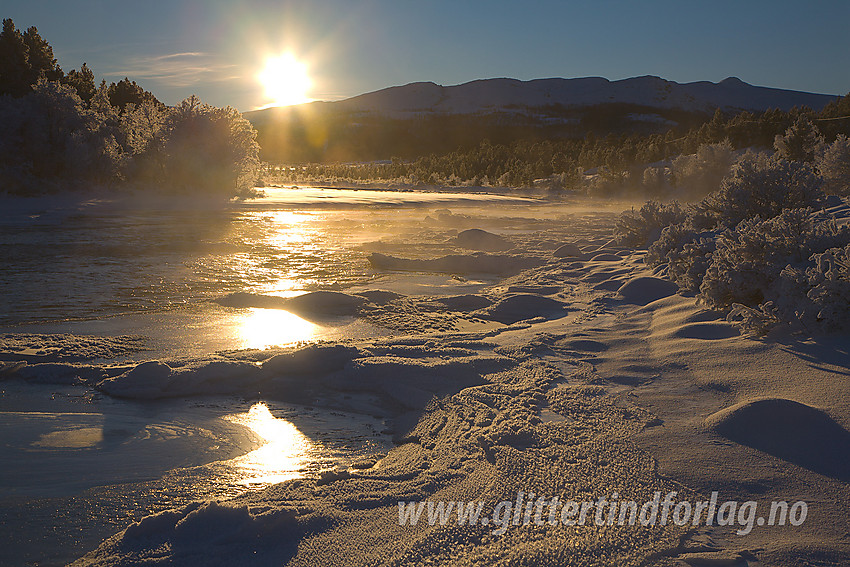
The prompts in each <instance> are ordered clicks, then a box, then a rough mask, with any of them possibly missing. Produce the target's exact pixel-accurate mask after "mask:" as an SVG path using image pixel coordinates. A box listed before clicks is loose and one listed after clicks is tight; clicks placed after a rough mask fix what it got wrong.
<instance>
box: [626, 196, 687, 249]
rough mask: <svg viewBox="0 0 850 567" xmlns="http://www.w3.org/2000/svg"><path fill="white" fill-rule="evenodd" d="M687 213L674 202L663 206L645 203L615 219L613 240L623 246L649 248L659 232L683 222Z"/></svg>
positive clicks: (655, 203)
mask: <svg viewBox="0 0 850 567" xmlns="http://www.w3.org/2000/svg"><path fill="white" fill-rule="evenodd" d="M686 217H687V213H686V212H685V211H684V210H683V209H682V207H681V206H680V205H679V203H677V202H676V201H673V202H672V203H670V204H668V205H664V204H662V203H659V202H657V201H647V202H646V203H645V204H644V205H643V207H641V208H640V210H639V211H635V210H634V208H632V209H631V210H629V211H625V212H623V213H622V214H621V215H620V218H619V219H617V224H616V226H615V228H614V238H616V239H617V242H618V243H619V244H621V245H623V246H649V245H650V244H652V243H653V242H655V241H656V240H657V239H658V237H659V236H661V230H662V229H663V228H664V227H666V226H670V225H672V224H678V223H680V222H683V221H684V220H685V218H686Z"/></svg>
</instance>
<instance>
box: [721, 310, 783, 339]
mask: <svg viewBox="0 0 850 567" xmlns="http://www.w3.org/2000/svg"><path fill="white" fill-rule="evenodd" d="M726 320H727V321H729V322H730V323H736V324H737V325H738V326H739V327H741V329H742V330H743V331H744V333H745V334H748V335H755V336H759V337H760V336H763V335H766V334H767V333H769V332H770V331H771V330H772V329H774V328H775V327H776V326H778V325H780V324H781V323H783V318H782V315H781V314H780V313H779V309H777V308H776V307H775V306H774V305H773V302H772V301H766V302H764V303H762V304H760V305H758V306H757V307H749V306H747V305H742V304H740V303H733V304H732V309H731V310H730V311H729V314H728V315H727V316H726Z"/></svg>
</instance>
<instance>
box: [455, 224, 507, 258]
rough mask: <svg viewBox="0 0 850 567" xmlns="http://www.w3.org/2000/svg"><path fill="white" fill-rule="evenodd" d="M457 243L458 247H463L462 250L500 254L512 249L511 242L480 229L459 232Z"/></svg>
mask: <svg viewBox="0 0 850 567" xmlns="http://www.w3.org/2000/svg"><path fill="white" fill-rule="evenodd" d="M457 243H458V246H461V247H462V248H469V249H470V250H485V251H488V252H498V251H500V250H508V249H510V248H511V243H510V241H508V240H506V239H505V238H503V237H501V236H499V235H498V234H493V233H492V232H487V231H486V230H481V229H480V228H470V229H467V230H463V231H461V232H459V233H458V235H457Z"/></svg>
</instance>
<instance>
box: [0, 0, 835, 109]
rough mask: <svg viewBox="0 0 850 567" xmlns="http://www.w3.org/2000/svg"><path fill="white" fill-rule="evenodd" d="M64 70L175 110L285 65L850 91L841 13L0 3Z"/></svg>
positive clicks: (680, 2) (498, 4)
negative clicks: (274, 60)
mask: <svg viewBox="0 0 850 567" xmlns="http://www.w3.org/2000/svg"><path fill="white" fill-rule="evenodd" d="M0 16H2V17H4V18H7V17H11V18H12V19H13V20H14V21H15V24H16V25H17V26H18V27H19V28H27V27H29V26H33V25H34V26H36V27H37V28H38V30H39V32H40V33H41V35H42V36H43V37H44V38H45V39H46V40H47V41H48V42H50V44H51V45H52V46H53V48H54V53H55V55H56V56H57V58H58V59H59V63H60V64H61V65H62V68H63V69H65V70H66V71H68V70H70V69H72V68H77V67H79V66H80V65H81V64H82V63H83V62H84V61H85V62H87V63H88V65H89V67H91V68H92V69H93V70H94V72H95V75H96V76H97V78H98V80H99V79H100V78H101V77H103V78H106V79H107V80H109V81H113V80H118V79H120V78H123V77H124V76H129V77H130V78H131V79H135V80H136V81H137V82H138V83H140V84H141V85H142V86H144V87H145V88H147V89H149V90H152V91H153V92H154V94H156V95H157V96H158V97H159V98H160V99H161V100H163V101H164V102H167V103H169V104H174V103H176V102H179V101H180V100H181V99H183V98H185V97H186V96H188V95H190V94H193V93H194V94H197V95H199V96H200V97H201V98H202V99H203V100H204V101H205V102H209V103H211V104H215V105H219V106H223V105H227V104H230V105H233V106H235V107H237V108H238V109H240V110H243V111H244V110H251V109H253V108H256V107H259V106H261V105H263V104H266V103H268V102H269V101H268V100H267V99H265V98H264V93H263V88H262V87H261V85H260V84H259V82H258V80H257V74H258V73H259V71H260V70H261V69H262V68H263V66H264V62H265V60H266V58H267V57H269V56H271V55H277V54H279V53H281V52H292V53H293V54H294V55H295V56H296V57H297V58H299V59H301V60H303V61H304V62H305V63H306V64H307V65H308V67H309V74H310V76H311V78H312V80H313V88H312V90H311V91H310V93H309V95H310V96H311V97H312V98H315V99H322V100H334V99H339V98H344V97H348V96H354V95H357V94H361V93H364V92H369V91H373V90H377V89H381V88H384V87H388V86H392V85H401V84H406V83H410V82H414V81H433V82H436V83H439V84H443V85H452V84H458V83H463V82H466V81H470V80H474V79H480V78H490V77H513V78H517V79H535V78H545V77H568V78H569V77H587V76H601V77H606V78H608V79H611V80H616V79H623V78H627V77H633V76H639V75H658V76H661V77H663V78H665V79H669V80H673V81H677V82H690V81H698V80H709V81H714V82H717V81H720V80H722V79H724V78H726V77H729V76H737V77H739V78H741V79H742V80H744V81H746V82H748V83H752V84H755V85H763V86H771V87H779V88H788V89H796V90H803V91H811V92H820V93H828V94H846V93H847V92H848V91H850V65H848V63H847V62H848V61H850V34H848V32H847V22H850V0H830V1H817V0H812V1H809V2H791V1H782V0H771V1H754V0H735V1H723V0H714V1H711V2H697V1H695V0H694V1H692V0H676V1H652V0H644V1H620V2H614V1H604V0H596V1H591V2H570V1H561V2H556V1H534V0H526V1H524V2H507V1H498V0H496V1H494V0H491V1H487V2H485V1H473V0H453V1H443V0H439V1H429V0H394V1H385V0H373V1H362V2H358V1H356V0H310V1H273V0H242V1H240V0H235V1H227V2H225V1H217V0H209V1H200V0H167V1H160V0H134V1H133V2H123V1H120V0H111V1H105V0H74V1H56V0H51V1H48V0H2V2H0Z"/></svg>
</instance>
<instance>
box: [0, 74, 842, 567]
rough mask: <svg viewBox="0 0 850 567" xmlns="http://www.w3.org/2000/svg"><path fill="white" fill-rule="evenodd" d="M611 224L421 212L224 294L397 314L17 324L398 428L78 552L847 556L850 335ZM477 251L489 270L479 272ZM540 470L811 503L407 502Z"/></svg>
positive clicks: (120, 560) (405, 558) (602, 486)
mask: <svg viewBox="0 0 850 567" xmlns="http://www.w3.org/2000/svg"><path fill="white" fill-rule="evenodd" d="M727 87H728V88H730V89H734V88H736V87H735V85H734V84H729V85H727ZM506 88H508V87H506ZM724 88H726V87H724ZM426 91H427V89H425V90H423V92H424V93H425V94H427V92H426ZM423 96H424V95H423ZM836 206H838V205H836ZM424 214H425V213H424V212H423V216H424ZM450 216H451V217H452V218H451V219H450V220H451V221H452V222H461V221H462V222H464V223H472V222H475V223H476V224H477V225H478V226H486V227H487V228H488V229H490V228H492V230H493V231H498V228H497V227H494V226H493V225H496V223H493V225H484V224H480V223H478V222H477V219H472V220H471V219H469V218H468V217H461V215H450ZM432 218H433V217H432ZM438 222H439V221H438ZM541 224H542V223H541ZM474 226H475V225H473V227H474ZM467 227H469V225H467V226H466V227H464V228H467ZM454 228H457V226H454V225H453V226H452V229H454ZM612 228H613V221H612V219H610V218H608V222H607V224H604V223H601V222H600V218H599V217H597V216H594V215H592V214H587V215H583V214H577V215H576V216H574V217H571V218H570V220H569V222H565V221H564V220H563V219H557V220H555V221H553V222H551V223H548V224H543V225H542V226H540V225H534V224H533V223H531V228H530V229H528V228H526V230H525V231H515V232H505V233H504V234H505V235H506V236H501V238H504V239H505V240H506V241H507V242H509V243H510V245H511V253H510V254H507V253H501V254H496V253H489V252H479V253H445V251H446V246H447V242H448V246H454V245H455V244H459V243H458V242H456V241H452V240H451V236H453V235H454V234H455V233H454V232H452V233H449V232H448V231H445V230H444V231H437V232H435V233H432V234H429V235H426V236H423V235H421V234H416V235H414V236H410V237H408V240H404V241H401V242H398V241H392V240H390V241H385V242H383V244H384V245H385V246H386V247H385V248H381V249H382V250H384V251H386V252H390V251H392V252H393V255H389V254H384V253H382V252H374V251H373V252H371V254H370V255H369V256H368V259H369V262H370V263H371V264H370V265H371V269H372V270H373V271H374V278H373V279H372V280H371V281H368V282H365V283H359V284H358V285H357V286H354V287H351V288H348V289H346V291H344V292H343V291H331V290H320V291H310V292H307V293H304V294H302V295H297V296H288V297H282V296H275V295H270V294H267V293H262V292H260V291H257V290H256V289H251V290H245V291H242V292H236V293H234V294H230V295H227V296H225V298H223V301H224V302H225V303H228V304H229V305H232V306H233V307H229V308H232V309H245V308H249V307H253V308H256V307H262V308H266V309H278V310H286V309H292V310H296V309H299V310H300V311H299V312H300V313H301V314H302V315H303V316H304V317H326V318H327V317H331V318H333V317H339V316H345V317H350V318H358V319H362V320H368V321H371V322H379V323H380V324H381V325H382V327H383V328H384V329H386V330H387V331H388V333H387V334H386V335H385V336H378V337H376V336H370V337H359V338H355V337H348V338H343V339H338V338H334V339H329V340H324V341H316V342H312V343H311V344H296V345H294V346H291V347H287V348H274V349H268V350H252V351H228V352H218V353H213V354H207V355H206V356H202V357H194V358H185V357H183V358H180V357H177V358H164V357H160V358H159V359H158V360H146V359H145V356H144V354H140V355H139V356H140V358H138V360H134V361H128V360H125V359H122V360H121V361H118V362H116V361H98V360H97V359H92V358H83V359H82V360H71V359H68V360H66V359H63V358H62V357H64V356H67V355H68V353H73V352H74V348H73V347H74V345H75V344H77V345H78V346H80V349H81V350H85V349H90V351H91V352H90V354H96V353H99V352H101V347H102V346H103V347H105V346H107V345H108V344H110V343H107V342H104V343H100V342H98V340H97V339H95V338H89V339H86V341H88V342H79V343H76V342H75V341H74V340H72V339H69V338H67V337H65V338H62V339H60V340H59V343H61V344H64V345H65V347H63V348H64V350H62V349H59V350H56V351H54V354H55V357H56V359H54V360H50V359H49V358H47V359H37V358H34V359H31V360H30V359H27V358H26V355H23V354H19V355H18V358H15V357H14V356H11V355H13V354H14V353H20V352H22V351H20V350H15V349H18V348H19V347H20V346H26V345H31V346H27V347H26V348H31V347H34V346H35V345H37V343H38V342H39V338H38V336H37V335H34V334H33V335H32V336H31V337H29V338H26V339H22V341H21V343H20V344H16V343H14V342H9V343H6V345H7V346H6V347H4V349H5V350H2V351H0V354H3V355H5V354H8V355H9V356H8V357H7V358H5V359H4V358H3V357H2V356H0V359H2V360H9V361H17V360H25V361H27V362H28V364H27V365H26V366H24V367H23V368H18V369H17V370H15V371H14V372H9V373H8V375H4V379H5V380H14V379H16V378H17V379H22V380H25V381H38V380H42V381H51V380H55V381H57V382H64V383H69V381H72V380H73V381H75V383H79V384H82V385H84V386H95V387H96V388H97V390H99V391H100V392H101V393H104V394H107V395H110V396H116V397H123V398H126V399H138V400H145V401H148V400H153V399H161V398H172V397H176V398H185V397H192V396H195V397H198V398H199V399H200V398H201V397H203V396H206V395H209V394H210V393H217V394H223V395H227V396H232V397H245V398H248V399H252V400H253V399H264V400H280V401H282V402H291V403H296V402H304V403H309V404H310V406H311V407H315V408H319V409H320V411H322V412H327V413H328V415H330V414H331V412H335V411H349V412H360V413H368V414H369V415H372V416H376V418H378V419H380V420H382V421H383V423H384V426H385V427H386V432H387V435H391V436H392V438H393V440H394V442H395V446H394V447H392V448H390V449H389V450H388V451H386V453H385V454H380V455H374V456H369V457H368V458H363V456H362V455H359V456H358V457H357V458H356V459H354V458H352V459H351V462H344V463H334V464H333V466H330V467H327V468H326V469H325V470H323V471H318V472H316V471H314V472H313V473H312V474H307V475H304V476H303V477H302V478H298V479H295V480H289V481H286V482H282V483H279V484H275V485H272V486H269V487H268V488H265V489H263V490H259V491H254V492H247V493H244V494H241V495H239V496H237V497H235V498H232V499H229V500H226V501H215V502H213V501H209V502H199V503H194V504H189V505H186V504H185V502H184V503H181V504H180V505H179V506H176V507H175V509H173V510H170V511H159V512H158V513H156V514H153V515H150V516H148V517H146V518H144V519H141V520H140V521H137V522H134V523H129V522H128V523H129V526H127V527H125V528H124V529H122V530H121V531H119V532H118V533H116V534H115V535H114V536H113V537H111V538H109V539H107V540H106V541H104V542H103V543H102V544H101V545H100V546H98V547H97V548H96V549H92V550H91V551H90V552H89V553H87V554H86V555H85V556H84V557H82V558H80V559H79V560H78V562H77V563H76V565H80V566H82V565H110V566H112V565H136V564H140V563H145V564H150V565H196V564H209V565H237V564H238V565H268V564H288V565H292V566H301V565H373V564H397V565H404V564H425V563H429V562H430V563H432V564H450V563H456V564H458V563H464V564H494V563H515V564H559V563H567V562H570V563H571V564H575V565H598V564H600V562H604V563H605V564H612V565H626V564H643V563H646V562H652V561H653V559H652V558H656V559H657V558H663V559H664V560H665V561H666V560H667V559H669V564H671V565H672V564H674V563H675V562H684V563H686V564H700V563H702V564H706V563H710V562H714V563H720V564H723V563H724V562H726V563H727V564H736V563H737V564H742V561H750V560H751V559H747V558H748V557H753V556H754V557H757V558H758V560H759V562H763V563H764V564H771V565H774V564H775V565H794V564H800V563H803V562H804V561H807V560H808V559H810V558H811V556H812V553H814V552H813V551H812V550H815V549H816V550H817V554H818V556H819V557H821V558H822V561H821V562H822V563H825V564H842V563H847V561H848V560H850V548H848V545H847V543H846V541H845V540H846V538H845V535H846V532H847V519H846V518H847V514H846V512H847V506H846V502H850V488H849V487H848V484H847V482H846V481H847V478H848V469H847V459H846V455H847V454H848V452H850V451H848V449H850V444H848V438H849V437H850V433H848V428H850V392H848V391H847V388H846V387H845V384H844V381H843V380H842V379H841V378H842V377H844V376H846V375H847V374H848V372H850V360H848V358H847V350H846V339H847V337H846V336H844V335H836V336H807V337H800V336H794V335H784V336H782V337H780V339H779V340H767V339H764V340H753V339H752V338H749V337H746V336H743V335H741V334H740V332H739V330H738V327H736V326H735V325H733V324H731V323H728V322H726V321H725V320H724V317H723V314H722V313H719V312H714V311H710V310H706V309H704V308H703V306H701V305H698V304H697V302H696V300H695V298H693V297H686V296H683V295H679V294H677V289H678V288H677V286H676V285H675V284H673V283H672V282H670V281H667V280H664V279H661V278H659V277H657V276H658V275H657V274H653V271H652V270H651V268H650V267H649V266H648V265H647V264H646V263H645V262H644V261H643V260H644V254H643V253H642V252H640V251H637V250H633V249H631V248H627V247H618V246H615V245H614V244H613V243H612V239H611V237H612ZM481 230H483V229H481ZM488 234H496V232H493V233H489V231H488ZM450 235H451V236H450ZM416 239H421V240H416ZM411 241H413V242H411ZM565 245H567V246H569V247H568V248H567V249H566V250H564V252H562V254H564V255H563V256H561V255H560V254H558V253H557V251H558V250H560V249H561V248H563V247H564V246H565ZM377 246H378V245H377V244H366V245H365V247H366V249H367V250H373V248H372V247H377ZM397 271H405V274H407V272H408V271H409V272H415V274H413V275H411V277H414V276H415V277H417V278H432V279H430V280H428V281H431V282H432V283H433V282H434V281H440V282H443V283H445V282H446V281H447V278H435V276H434V274H435V273H442V272H446V273H450V274H465V276H462V277H461V278H460V279H458V280H456V284H457V286H460V285H461V284H464V285H465V288H464V290H463V291H458V288H457V287H455V286H454V284H453V285H452V286H446V287H440V286H438V285H431V286H430V287H429V288H428V291H427V292H423V293H418V294H412V293H407V292H406V291H405V292H404V293H402V290H401V285H400V284H399V285H398V287H396V285H397V284H398V282H399V281H400V280H398V279H395V278H398V277H399V274H398V273H396V272H397ZM477 273H489V279H482V280H481V281H479V282H477V283H474V284H470V283H469V282H468V279H471V275H472V274H477ZM441 290H442V291H441ZM44 340H45V341H51V340H55V339H51V338H50V337H47V336H46V337H45V339H44ZM133 344H135V343H133V342H132V341H128V342H127V343H123V342H121V341H119V342H118V345H119V346H121V345H124V346H127V347H128V348H129V346H130V345H133ZM85 345H88V346H85ZM115 353H116V355H118V356H120V355H122V353H123V351H121V350H120V349H118V348H117V347H116V350H115ZM46 355H49V353H45V355H44V356H46ZM32 356H34V357H37V356H43V355H39V354H37V353H36V352H33V353H32ZM157 403H162V402H157ZM520 490H521V491H523V492H526V493H528V492H535V494H538V495H542V496H543V495H545V496H555V495H557V496H560V497H562V498H566V499H568V498H578V499H584V498H588V499H589V498H598V497H600V496H606V497H607V496H608V495H610V494H611V492H613V491H617V492H618V493H619V494H620V495H621V497H622V498H624V499H634V500H636V501H647V500H651V499H652V495H653V494H654V493H655V492H656V491H661V492H662V493H663V494H666V493H667V492H669V491H673V490H675V491H677V492H678V493H679V496H678V498H679V499H680V500H686V499H687V500H693V501H697V500H699V501H702V500H705V499H706V498H707V495H709V494H710V493H711V492H712V491H715V490H716V491H719V492H720V493H721V499H723V500H726V499H735V500H738V501H741V502H743V501H746V500H758V501H759V502H760V503H767V502H769V501H771V500H787V501H791V502H793V501H796V500H806V501H808V502H809V503H810V515H811V517H810V518H809V520H808V521H807V522H806V523H805V524H803V525H802V526H799V527H795V528H794V529H790V528H788V529H785V528H783V529H778V528H776V529H774V528H770V529H768V527H763V528H762V527H756V528H754V530H753V531H752V533H751V534H749V535H747V536H738V535H736V534H735V529H736V526H722V525H721V526H718V525H714V526H711V527H707V526H676V525H674V524H670V523H668V524H667V525H665V526H656V527H654V528H651V529H649V528H643V527H640V526H636V527H629V526H622V527H620V526H614V527H612V526H596V525H585V526H581V527H580V529H579V527H575V528H567V527H564V528H551V529H550V528H549V527H546V526H542V527H536V526H530V527H522V526H516V527H511V529H508V530H507V531H506V532H505V533H504V534H502V535H499V536H495V535H493V534H492V529H491V528H485V527H481V526H479V527H463V528H460V527H455V526H439V525H436V526H429V525H427V523H425V522H423V523H421V524H419V525H417V526H400V525H399V524H398V502H399V501H420V500H426V499H427V500H451V501H470V500H481V501H484V502H486V503H487V504H488V505H493V504H495V503H497V502H499V501H502V500H513V499H515V498H516V495H517V492H518V491H520ZM730 562H731V563H730Z"/></svg>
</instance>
